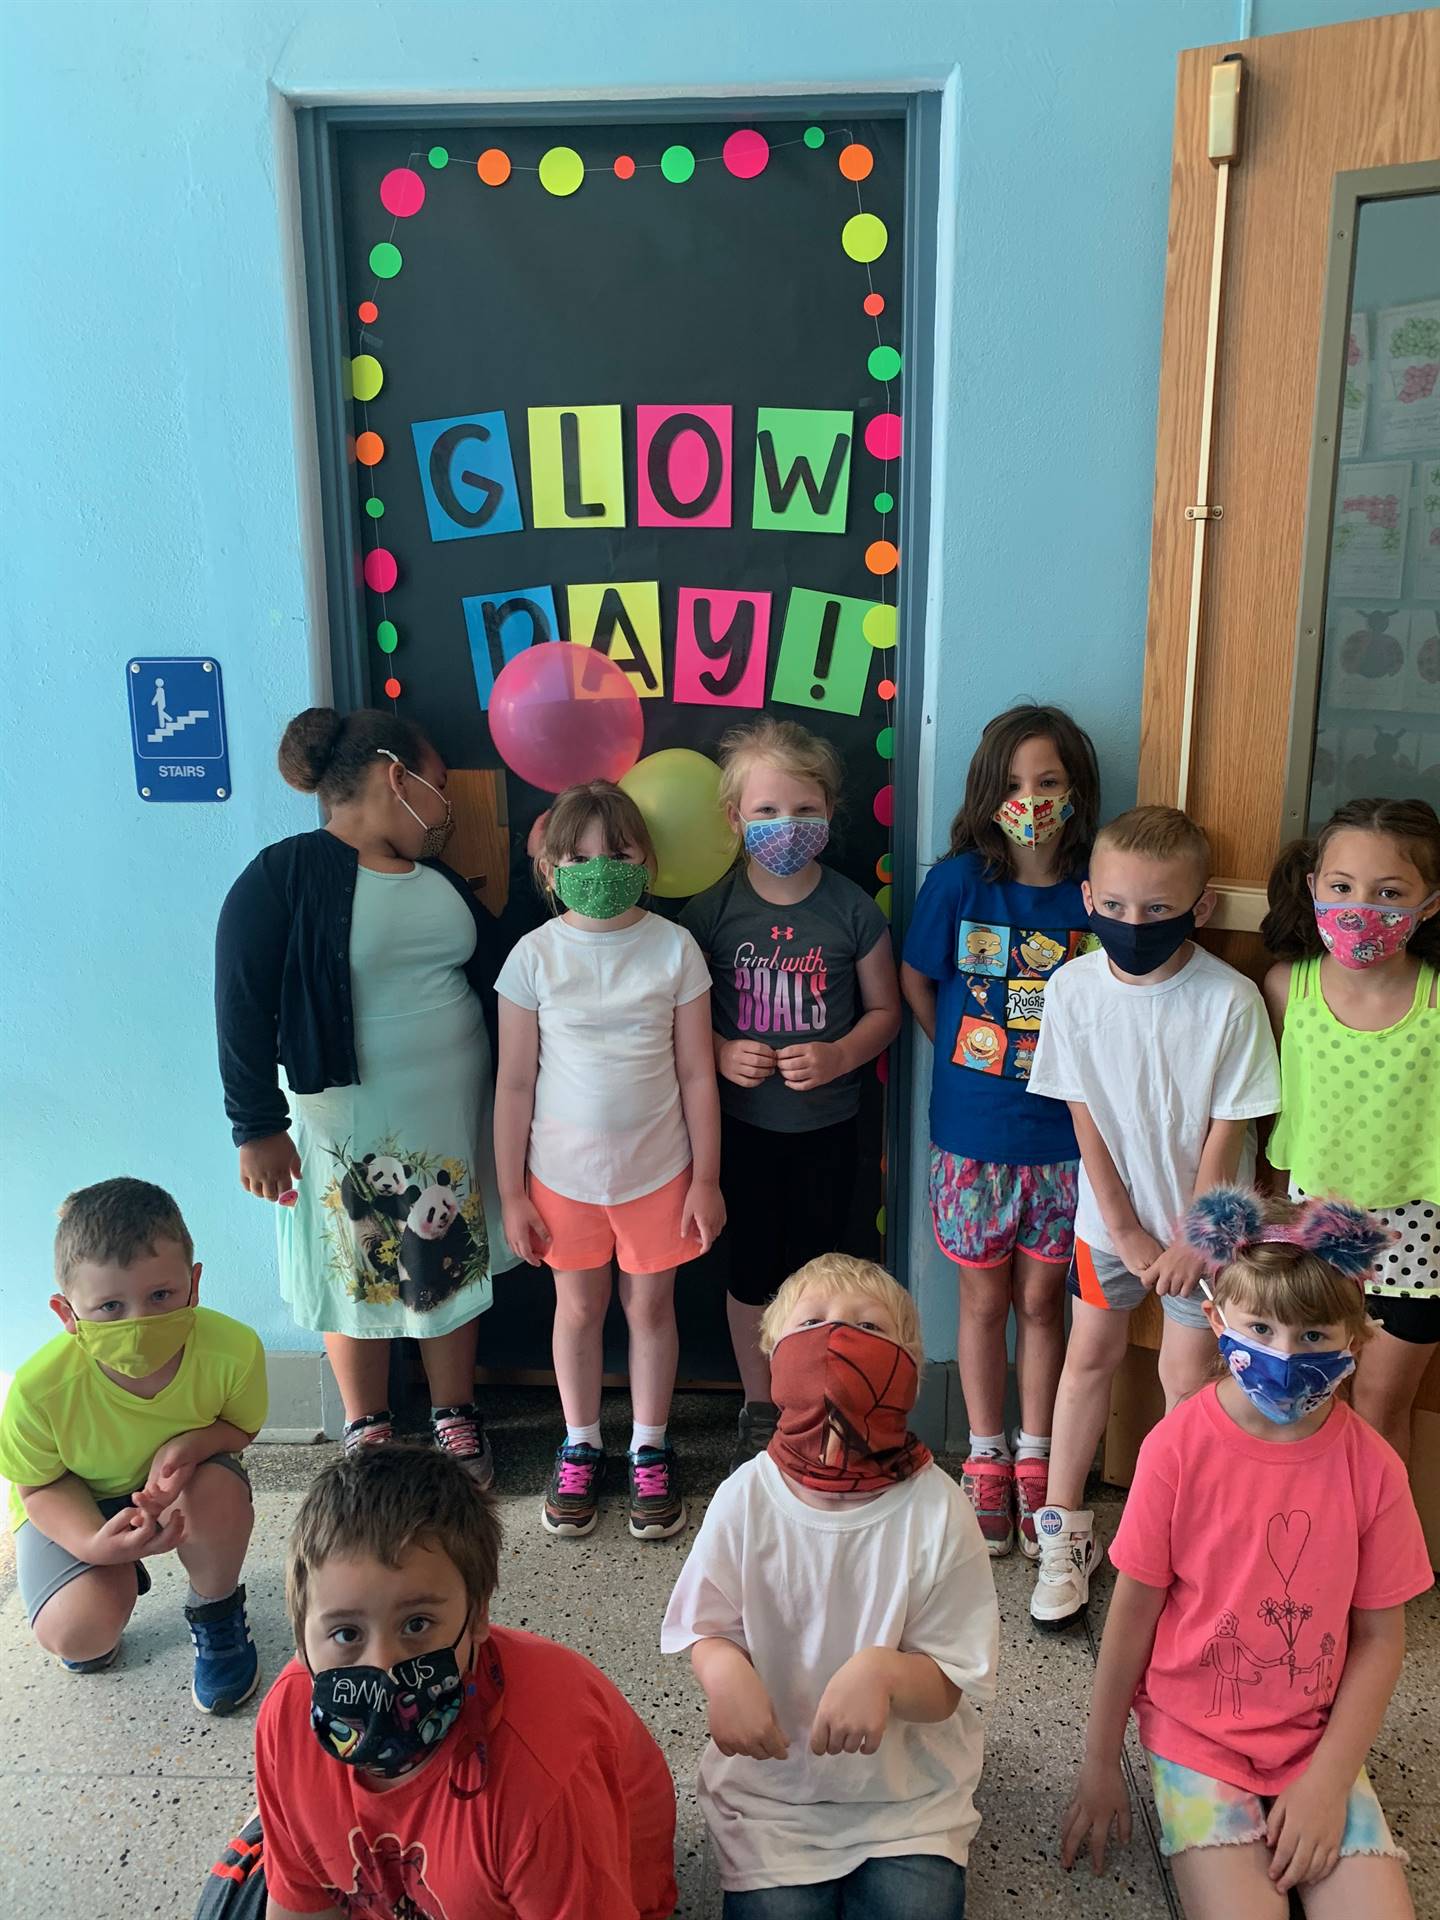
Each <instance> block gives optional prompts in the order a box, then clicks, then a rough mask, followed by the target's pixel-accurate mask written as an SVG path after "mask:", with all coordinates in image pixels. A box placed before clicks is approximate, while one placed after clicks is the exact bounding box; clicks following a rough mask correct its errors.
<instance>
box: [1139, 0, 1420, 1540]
mask: <svg viewBox="0 0 1440 1920" xmlns="http://www.w3.org/2000/svg"><path fill="white" fill-rule="evenodd" d="M1235 54H1238V55H1239V56H1240V58H1241V71H1242V76H1243V79H1242V106H1241V124H1242V138H1241V146H1240V154H1239V158H1238V160H1237V161H1236V163H1235V164H1234V166H1233V167H1232V168H1231V172H1230V177H1229V186H1228V195H1229V207H1228V218H1227V223H1226V249H1225V266H1224V277H1223V298H1222V302H1221V306H1220V318H1219V331H1218V339H1217V351H1216V367H1217V385H1216V402H1215V414H1214V428H1213V435H1214V437H1213V451H1212V460H1211V484H1210V491H1209V502H1210V503H1215V504H1218V505H1219V506H1220V507H1221V508H1222V509H1223V518H1220V519H1218V520H1212V521H1211V522H1210V523H1209V524H1208V526H1207V528H1206V549H1207V551H1206V563H1205V576H1204V581H1203V594H1202V599H1201V603H1200V618H1199V623H1198V631H1197V634H1196V650H1195V655H1194V688H1195V697H1194V707H1193V730H1192V733H1191V740H1190V760H1189V778H1188V792H1187V796H1186V805H1187V807H1188V810H1189V811H1190V812H1191V813H1192V814H1193V815H1194V816H1195V818H1196V819H1198V820H1199V821H1200V823H1201V824H1202V825H1203V826H1204V827H1205V829H1206V831H1207V832H1208V833H1209V835H1210V837H1211V840H1212V843H1213V845H1214V849H1215V860H1216V866H1215V871H1216V873H1217V874H1218V875H1219V876H1221V877H1222V884H1221V888H1220V892H1221V911H1220V914H1219V915H1218V916H1217V921H1218V924H1219V927H1220V928H1221V929H1222V930H1221V931H1218V932H1216V933H1214V934H1213V935H1211V936H1207V939H1206V944H1207V945H1209V946H1211V947H1213V949H1214V950H1215V951H1216V952H1218V953H1219V954H1221V956H1222V957H1223V958H1225V959H1227V960H1229V961H1230V962H1231V963H1232V964H1233V965H1235V966H1238V967H1240V968H1241V969H1242V970H1243V971H1245V972H1247V973H1249V974H1251V975H1253V976H1254V977H1256V978H1258V977H1259V975H1260V973H1261V972H1262V971H1263V967H1264V964H1265V962H1264V955H1263V952H1262V949H1261V946H1260V942H1259V938H1258V935H1257V933H1256V932H1255V929H1256V928H1258V926H1259V922H1260V918H1261V915H1262V913H1263V911H1264V888H1265V882H1266V878H1267V876H1268V874H1269V871H1270V868H1271V865H1272V863H1273V861H1274V858H1275V855H1276V853H1277V852H1278V851H1279V848H1280V846H1281V844H1282V842H1283V840H1284V839H1285V838H1287V837H1288V835H1287V833H1286V831H1285V820H1284V813H1285V801H1284V796H1285V785H1286V764H1287V745H1288V735H1289V729H1290V722H1291V701H1292V688H1293V686H1294V682H1295V667H1296V642H1297V618H1298V615H1299V610H1300V605H1301V584H1302V558H1303V554H1304V549H1305V516H1306V502H1307V495H1308V492H1309V481H1310V463H1311V454H1312V443H1313V439H1314V435H1315V433H1316V404H1317V393H1316V379H1317V366H1318V357H1319V352H1320V345H1321V329H1322V315H1323V311H1324V304H1325V286H1326V265H1327V258H1328V255H1329V251H1330V247H1331V243H1332V239H1333V238H1334V236H1332V234H1331V225H1332V222H1331V201H1332V195H1333V192H1334V183H1335V176H1336V174H1338V173H1344V172H1350V171H1353V170H1358V169H1369V168H1377V167H1394V166H1401V165H1408V164H1414V163H1416V162H1421V161H1426V160H1433V159H1434V158H1436V156H1437V155H1440V9H1433V8H1432V9H1430V10H1428V11H1425V12H1422V13H1409V14H1399V15H1392V16H1389V17H1387V18H1382V19H1376V20H1361V21H1356V22H1354V23H1353V24H1350V25H1345V26H1337V27H1324V28H1316V29H1312V30H1310V31H1307V32H1303V33H1292V34H1279V35H1276V36H1274V37H1273V38H1267V39H1259V40H1247V41H1240V42H1231V43H1227V44H1225V45H1221V46H1215V47H1201V48H1197V49H1195V50H1194V51H1191V52H1187V53H1183V54H1182V55H1181V56H1180V60H1179V70H1178V79H1177V87H1176V105H1175V146H1174V154H1173V160H1172V172H1171V183H1172V184H1171V198H1170V227H1169V244H1168V255H1167V266H1166V280H1165V317H1164V332H1163V338H1162V349H1161V370H1160V405H1159V422H1158V430H1157V439H1156V473H1155V511H1154V526H1153V533H1152V540H1151V567H1150V607H1149V621H1148V627H1147V635H1146V654H1145V684H1144V696H1143V706H1142V720H1141V750H1140V780H1139V792H1140V798H1141V800H1143V801H1157V802H1164V803H1170V804H1173V803H1174V802H1175V800H1176V798H1177V783H1178V776H1179V771H1180V765H1181V740H1182V729H1183V724H1184V707H1185V683H1186V660H1187V643H1188V640H1189V622H1190V610H1191V568H1192V555H1193V552H1194V545H1195V526H1194V521H1193V519H1187V517H1186V509H1187V507H1193V506H1194V505H1195V504H1196V499H1195V488H1196V474H1197V458H1198V449H1199V445H1200V435H1201V427H1202V409H1203V395H1204V384H1205V383H1204V369H1205V356H1206V337H1207V323H1208V318H1209V307H1210V293H1211V260H1212V247H1213V243H1214V235H1215V207H1216V184H1217V183H1216V169H1215V167H1214V165H1213V164H1212V162H1211V160H1210V158H1209V154H1208V146H1209V142H1208V126H1209V115H1210V99H1211V85H1212V73H1213V71H1214V69H1215V67H1216V66H1217V64H1218V63H1219V62H1221V61H1223V60H1225V59H1226V57H1227V56H1229V55H1235ZM1332 404H1333V400H1332ZM1300 637H1301V638H1302V640H1303V639H1304V637H1305V636H1303V635H1302V636H1300ZM1312 638H1313V636H1312ZM1158 1319H1159V1316H1158V1313H1156V1312H1154V1311H1153V1303H1151V1309H1149V1310H1147V1313H1146V1314H1145V1315H1143V1316H1142V1315H1137V1316H1136V1321H1135V1324H1134V1331H1133V1333H1132V1341H1133V1342H1134V1344H1133V1346H1132V1351H1131V1353H1130V1355H1129V1356H1128V1358H1127V1362H1126V1366H1125V1368H1124V1370H1123V1372H1122V1375H1121V1376H1120V1379H1119V1381H1118V1382H1117V1391H1116V1395H1115V1398H1114V1400H1113V1402H1112V1407H1113V1412H1112V1419H1111V1425H1110V1433H1109V1436H1108V1438H1107V1445H1106V1470H1107V1477H1110V1478H1117V1479H1121V1480H1122V1481H1124V1480H1128V1478H1129V1470H1130V1467H1131V1466H1132V1465H1133V1458H1134V1450H1135V1447H1136V1446H1137V1445H1138V1442H1139V1438H1140V1436H1141V1434H1142V1433H1143V1431H1144V1430H1145V1428H1146V1427H1147V1426H1148V1425H1149V1424H1151V1422H1152V1421H1153V1419H1154V1418H1155V1417H1157V1415H1158V1411H1159V1408H1160V1400H1159V1393H1158V1387H1157V1386H1156V1384H1155V1380H1154V1362H1153V1354H1152V1353H1151V1352H1149V1351H1146V1349H1153V1347H1154V1346H1155V1345H1156V1344H1157V1337H1158ZM1420 1404H1421V1406H1422V1408H1423V1409H1425V1411H1424V1412H1422V1414H1421V1415H1420V1417H1419V1419H1418V1421H1417V1430H1416V1442H1417V1445H1416V1456H1417V1457H1416V1467H1417V1472H1416V1475H1415V1477H1416V1480H1417V1484H1418V1483H1420V1482H1421V1481H1422V1479H1423V1478H1425V1477H1427V1470H1426V1469H1424V1468H1422V1461H1425V1460H1426V1459H1427V1458H1428V1462H1429V1466H1430V1467H1431V1468H1440V1364H1437V1365H1436V1366H1435V1367H1432V1368H1431V1370H1430V1374H1429V1376H1428V1378H1427V1381H1426V1383H1425V1387H1424V1389H1423V1390H1422V1396H1421V1402H1420ZM1428 1479H1429V1482H1430V1484H1432V1485H1435V1484H1440V1472H1437V1471H1428ZM1427 1518H1428V1521H1429V1523H1430V1533H1431V1539H1432V1543H1433V1544H1434V1545H1435V1546H1436V1547H1437V1548H1440V1507H1437V1508H1436V1509H1435V1510H1434V1511H1432V1512H1431V1513H1430V1514H1429V1515H1428V1516H1427Z"/></svg>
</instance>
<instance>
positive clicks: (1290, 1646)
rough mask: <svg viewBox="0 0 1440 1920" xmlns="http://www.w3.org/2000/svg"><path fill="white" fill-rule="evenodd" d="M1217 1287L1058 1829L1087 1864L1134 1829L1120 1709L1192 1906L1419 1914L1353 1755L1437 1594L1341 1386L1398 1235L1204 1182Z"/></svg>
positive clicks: (1139, 1492) (1142, 1516)
mask: <svg viewBox="0 0 1440 1920" xmlns="http://www.w3.org/2000/svg"><path fill="white" fill-rule="evenodd" d="M1185 1229H1186V1233H1187V1235H1188V1237H1189V1239H1190V1242H1191V1244H1192V1245H1193V1246H1194V1247H1195V1248H1196V1249H1197V1250H1198V1251H1199V1252H1201V1253H1202V1254H1204V1256H1205V1258H1206V1260H1207V1263H1208V1265H1209V1267H1210V1269H1211V1272H1212V1275H1213V1278H1212V1279H1211V1281H1210V1283H1209V1285H1208V1286H1207V1288H1206V1291H1207V1293H1208V1295H1209V1305H1208V1306H1207V1309H1206V1312H1207V1315H1208V1318H1209V1321H1210V1325H1211V1327H1212V1328H1213V1329H1214V1332H1215V1335H1216V1337H1217V1339H1218V1340H1219V1342H1220V1359H1221V1362H1222V1365H1223V1368H1224V1378H1223V1379H1221V1380H1219V1381H1218V1382H1217V1383H1215V1384H1213V1385H1211V1386H1207V1387H1203V1388H1202V1389H1201V1390H1200V1391H1199V1392H1198V1393H1195V1394H1192V1395H1191V1396H1190V1397H1189V1398H1188V1399H1186V1400H1183V1401H1182V1402H1181V1403H1180V1405H1179V1406H1178V1407H1176V1409H1175V1411H1174V1412H1173V1413H1171V1414H1169V1415H1168V1416H1167V1417H1166V1418H1165V1419H1164V1420H1162V1421H1161V1423H1160V1424H1159V1426H1158V1427H1156V1428H1155V1429H1154V1431H1153V1432H1152V1433H1151V1434H1150V1435H1149V1437H1148V1438H1147V1439H1146V1441H1145V1444H1144V1446H1143V1447H1142V1448H1141V1449H1140V1459H1139V1462H1138V1464H1137V1466H1136V1470H1135V1480H1134V1484H1133V1486H1132V1487H1131V1490H1130V1495H1129V1498H1128V1500H1127V1501H1126V1504H1125V1514H1124V1518H1123V1519H1122V1521H1121V1523H1120V1528H1119V1531H1118V1532H1117V1534H1116V1536H1115V1542H1114V1545H1113V1547H1112V1548H1111V1555H1110V1557H1111V1560H1112V1562H1113V1564H1114V1566H1115V1569H1116V1573H1117V1579H1116V1583H1115V1593H1114V1597H1113V1599H1112V1600H1111V1603H1110V1613H1109V1616H1108V1618H1107V1620H1106V1623H1105V1639H1104V1644H1103V1646H1102V1647H1101V1651H1100V1662H1099V1666H1098V1669H1097V1671H1096V1675H1095V1692H1094V1696H1093V1699H1092V1701H1091V1707H1090V1725H1089V1731H1088V1734H1087V1737H1086V1744H1085V1761H1084V1764H1083V1766H1082V1767H1081V1770H1080V1778H1079V1781H1078V1783H1077V1785H1076V1789H1075V1795H1074V1798H1073V1799H1072V1801H1071V1803H1070V1806H1069V1808H1068V1809H1067V1811H1066V1814H1065V1819H1064V1823H1063V1829H1062V1839H1061V1859H1062V1861H1063V1863H1064V1864H1065V1866H1067V1867H1069V1866H1071V1865H1072V1864H1073V1863H1074V1861H1075V1859H1076V1857H1077V1855H1078V1854H1079V1853H1080V1852H1081V1850H1082V1849H1083V1848H1084V1847H1085V1844H1086V1840H1087V1837H1088V1840H1089V1851H1090V1857H1091V1861H1092V1864H1093V1865H1094V1868H1095V1871H1096V1872H1097V1873H1099V1872H1100V1871H1101V1870H1102V1868H1103V1864H1104V1858H1105V1846H1106V1842H1107V1840H1108V1838H1109V1834H1110V1830H1111V1827H1112V1825H1114V1826H1115V1828H1116V1829H1117V1831H1118V1834H1119V1838H1120V1839H1121V1841H1128V1840H1129V1838H1130V1811H1129V1805H1128V1801H1127V1798H1126V1792H1125V1781H1124V1776H1123V1774H1122V1772H1121V1766H1120V1754H1121V1747H1122V1744H1123V1741H1124V1737H1125V1723H1126V1719H1127V1716H1128V1714H1129V1710H1130V1707H1131V1705H1132V1703H1133V1705H1134V1708H1135V1713H1136V1717H1137V1719H1138V1721H1139V1725H1140V1739H1141V1743H1142V1744H1143V1746H1144V1748H1145V1751H1146V1756H1147V1758H1148V1760H1149V1762H1150V1774H1151V1780H1152V1783H1153V1786H1154V1789H1155V1804H1156V1807H1157V1809H1158V1811H1159V1815H1160V1826H1161V1847H1162V1849H1163V1851H1164V1852H1165V1853H1166V1854H1167V1855H1169V1856H1170V1863H1171V1869H1172V1871H1173V1873H1174V1877H1175V1884H1176V1886H1177V1888H1178V1889H1179V1892H1180V1898H1181V1900H1182V1902H1183V1904H1184V1907H1185V1911H1186V1912H1187V1913H1188V1914H1191V1915H1193V1916H1199V1915H1212V1914H1223V1915H1224V1916H1225V1917H1226V1920H1285V1916H1286V1914H1287V1912H1288V1895H1289V1891H1290V1889H1291V1888H1292V1887H1296V1888H1298V1889H1299V1890H1300V1898H1301V1901H1302V1902H1303V1904H1304V1908H1305V1912H1306V1914H1307V1915H1309V1916H1311V1920H1331V1916H1335V1917H1336V1920H1341V1917H1343V1920H1349V1917H1350V1916H1352V1915H1354V1914H1356V1913H1364V1914H1365V1915H1366V1916H1367V1920H1409V1916H1413V1913H1414V1908H1413V1907H1412V1906H1411V1903H1410V1896H1409V1893H1408V1891H1407V1890H1406V1885H1405V1876H1404V1872H1403V1865H1404V1860H1405V1855H1404V1854H1403V1853H1402V1852H1401V1851H1400V1850H1399V1848H1398V1847H1397V1846H1396V1845H1395V1843H1394V1841H1393V1840H1392V1839H1391V1837H1390V1830H1389V1828H1388V1827H1387V1826H1386V1824H1385V1816H1384V1814H1383V1813H1382V1812H1381V1811H1380V1805H1379V1802H1378V1801H1377V1800H1376V1798H1375V1793H1374V1789H1373V1788H1372V1787H1371V1785H1370V1782H1369V1780H1368V1779H1367V1777H1366V1774H1365V1768H1364V1760H1365V1755H1366V1753H1367V1752H1368V1750H1369V1747H1370V1743H1371V1741H1372V1740H1373V1739H1374V1737H1375V1733H1376V1731H1377V1729H1378V1728H1379V1725H1380V1722H1381V1720H1382V1718H1383V1717H1384V1713H1385V1709H1386V1707H1387V1706H1388V1705H1389V1702H1390V1695H1391V1692H1392V1690H1393V1689H1394V1685H1395V1681H1396V1678H1397V1677H1398V1675H1399V1672H1400V1663H1401V1660H1402V1659H1403V1657H1404V1652H1405V1615H1404V1606H1405V1602H1406V1601H1407V1600H1410V1599H1413V1598H1414V1597H1415V1595H1417V1594H1419V1593H1423V1592H1425V1591H1426V1589H1427V1588H1428V1587H1429V1586H1430V1585H1431V1583H1432V1575H1431V1571H1430V1562H1429V1557H1428V1555H1427V1553H1426V1550H1425V1540H1424V1535H1423V1534H1422V1532H1421V1529H1420V1521H1419V1517H1418V1516H1417V1514H1416V1512H1415V1505H1414V1502H1413V1501H1412V1499H1411V1497H1410V1489H1409V1483H1408V1482H1407V1480H1406V1477H1405V1469H1404V1467H1403V1465H1402V1464H1401V1462H1400V1459H1399V1456H1398V1455H1397V1454H1396V1453H1395V1451H1394V1450H1393V1448H1391V1447H1390V1446H1389V1444H1388V1443H1387V1442H1386V1441H1384V1440H1382V1439H1381V1438H1380V1436H1379V1435H1378V1434H1377V1433H1375V1432H1374V1431H1373V1429H1371V1428H1370V1427H1368V1426H1366V1424H1365V1423H1364V1421H1362V1420H1361V1419H1359V1417H1358V1416H1357V1415H1356V1414H1355V1413H1353V1412H1352V1411H1351V1409H1350V1408H1349V1407H1348V1406H1346V1405H1344V1404H1343V1403H1342V1402H1340V1401H1337V1400H1336V1399H1335V1398H1334V1393H1335V1389H1336V1388H1337V1387H1338V1386H1339V1384H1340V1382H1341V1381H1342V1380H1343V1379H1345V1378H1346V1376H1347V1375H1349V1374H1351V1373H1353V1372H1354V1369H1355V1355H1356V1353H1357V1352H1358V1350H1359V1349H1360V1347H1362V1346H1363V1345H1364V1343H1365V1341H1366V1340H1367V1339H1368V1338H1369V1336H1370V1323H1369V1321H1368V1320H1367V1319H1366V1316H1365V1298H1364V1294H1363V1293H1362V1291H1361V1287H1360V1282H1361V1281H1362V1280H1363V1278H1364V1276H1365V1274H1366V1273H1367V1272H1368V1270H1369V1268H1370V1265H1371V1262H1372V1261H1373V1260H1374V1258H1375V1256H1376V1254H1377V1253H1378V1252H1379V1251H1380V1249H1381V1247H1382V1246H1383V1245H1384V1244H1385V1241H1386V1239H1387V1238H1388V1235H1387V1233H1386V1231H1385V1230H1384V1229H1383V1228H1381V1227H1380V1226H1379V1225H1378V1223H1377V1222H1375V1221H1374V1220H1373V1219H1372V1217H1371V1216H1370V1215H1368V1214H1366V1213H1362V1212H1361V1211H1360V1210H1359V1209H1357V1208H1354V1207H1350V1206H1346V1205H1344V1204H1343V1203H1340V1202H1334V1201H1329V1202H1321V1201H1307V1202H1305V1203H1304V1204H1303V1205H1300V1206H1296V1205H1294V1204H1292V1203H1291V1202H1289V1201H1264V1202H1262V1201H1261V1200H1260V1199H1259V1197H1258V1196H1257V1195H1255V1194H1253V1193H1250V1192H1247V1191H1246V1190H1244V1189H1242V1188H1233V1187H1225V1188H1217V1189H1215V1190H1214V1191H1213V1192H1211V1193H1208V1194H1206V1195H1205V1196H1204V1197H1203V1198H1202V1199H1200V1200H1197V1201H1196V1203H1195V1205H1194V1206H1193V1207H1192V1208H1191V1210H1190V1212H1189V1214H1188V1215H1187V1216H1186V1221H1185Z"/></svg>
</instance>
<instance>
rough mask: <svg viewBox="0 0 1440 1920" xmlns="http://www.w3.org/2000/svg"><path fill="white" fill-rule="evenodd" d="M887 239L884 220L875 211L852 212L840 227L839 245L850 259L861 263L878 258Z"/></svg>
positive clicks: (888, 236)
mask: <svg viewBox="0 0 1440 1920" xmlns="http://www.w3.org/2000/svg"><path fill="white" fill-rule="evenodd" d="M889 239H890V235H889V234H888V233H887V232H886V230H885V222H884V221H883V220H882V219H881V218H880V216H879V215H878V214H875V213H852V214H851V216H850V218H849V219H848V220H847V221H846V222H845V225H844V226H843V227H842V228H841V229H840V244H841V246H842V247H843V248H844V249H845V251H846V253H848V254H849V256H850V258H851V259H852V260H858V261H860V263H861V264H862V265H864V264H865V263H867V262H868V261H871V260H878V259H879V258H880V256H881V254H882V253H884V251H885V248H886V245H887V244H888V242H889Z"/></svg>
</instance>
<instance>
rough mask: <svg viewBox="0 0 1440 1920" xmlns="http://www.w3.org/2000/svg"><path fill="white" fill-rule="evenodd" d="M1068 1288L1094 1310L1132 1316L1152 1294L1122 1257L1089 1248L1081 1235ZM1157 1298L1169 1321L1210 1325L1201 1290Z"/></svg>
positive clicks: (1188, 1324)
mask: <svg viewBox="0 0 1440 1920" xmlns="http://www.w3.org/2000/svg"><path fill="white" fill-rule="evenodd" d="M1066 1286H1067V1287H1068V1288H1069V1291H1070V1292H1071V1293H1072V1294H1073V1295H1074V1297H1075V1298H1076V1299H1077V1300H1084V1301H1087V1302H1088V1303H1089V1305H1090V1306H1092V1307H1114V1308H1115V1309H1116V1310H1117V1311H1118V1312H1120V1313H1129V1312H1130V1310H1131V1309H1132V1308H1133V1307H1138V1306H1139V1304H1140V1302H1141V1301H1142V1300H1144V1299H1146V1298H1147V1297H1148V1296H1149V1294H1150V1292H1151V1289H1150V1288H1149V1287H1143V1286H1141V1284H1140V1282H1139V1280H1138V1279H1137V1278H1136V1276H1135V1275H1134V1274H1133V1273H1131V1271H1130V1269H1129V1268H1128V1267H1127V1266H1126V1264H1125V1262H1124V1261H1123V1260H1122V1259H1121V1258H1120V1257H1119V1255H1118V1254H1114V1253H1106V1252H1104V1251H1103V1250H1102V1249H1101V1248H1099V1247H1092V1246H1089V1245H1087V1243H1086V1242H1085V1241H1084V1240H1082V1239H1080V1237H1079V1236H1078V1235H1077V1236H1076V1239H1075V1252H1074V1254H1073V1255H1072V1256H1071V1260H1070V1275H1069V1278H1068V1280H1067V1281H1066ZM1157 1298H1158V1299H1159V1301H1160V1311H1161V1312H1162V1313H1163V1314H1164V1315H1165V1318H1166V1319H1167V1320H1173V1321H1175V1323H1176V1324H1177V1325H1178V1326H1182V1327H1205V1326H1206V1325H1207V1324H1208V1323H1207V1321H1206V1319H1205V1296H1204V1294H1203V1293H1202V1292H1201V1291H1200V1289H1199V1287H1196V1289H1195V1291H1194V1292H1193V1293H1162V1294H1159V1295H1158V1296H1157Z"/></svg>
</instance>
